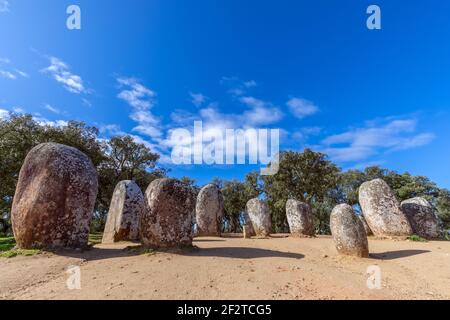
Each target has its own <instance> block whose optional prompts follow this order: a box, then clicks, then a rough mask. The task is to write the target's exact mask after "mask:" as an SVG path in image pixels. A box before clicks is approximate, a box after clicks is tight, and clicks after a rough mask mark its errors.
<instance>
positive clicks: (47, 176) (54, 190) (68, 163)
mask: <svg viewBox="0 0 450 320" xmlns="http://www.w3.org/2000/svg"><path fill="white" fill-rule="evenodd" d="M97 186H98V182H97V171H96V169H95V167H94V165H93V164H92V162H91V160H90V159H89V158H88V157H87V156H86V155H85V154H84V153H82V152H81V151H79V150H77V149H75V148H72V147H68V146H65V145H61V144H56V143H44V144H40V145H38V146H36V147H35V148H33V149H32V150H31V151H30V152H29V153H28V155H27V157H26V158H25V161H24V163H23V165H22V169H21V170H20V174H19V180H18V183H17V188H16V193H15V196H14V201H13V206H12V211H11V220H12V225H13V231H14V236H15V238H16V242H17V246H18V247H19V248H57V247H66V248H84V247H86V246H87V244H88V237H89V229H90V222H91V218H92V214H93V209H94V204H95V199H96V197H97V191H98V190H97Z"/></svg>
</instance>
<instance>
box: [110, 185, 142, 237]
mask: <svg viewBox="0 0 450 320" xmlns="http://www.w3.org/2000/svg"><path fill="white" fill-rule="evenodd" d="M144 209H145V201H144V195H143V194H142V191H141V189H140V188H139V186H138V185H137V184H136V183H135V182H134V181H129V180H127V181H121V182H119V183H118V184H117V186H116V188H115V190H114V193H113V196H112V200H111V205H110V207H109V212H108V218H107V220H106V225H105V231H104V233H103V241H102V242H103V243H114V242H119V241H135V240H139V224H140V219H141V217H142V214H143V212H144Z"/></svg>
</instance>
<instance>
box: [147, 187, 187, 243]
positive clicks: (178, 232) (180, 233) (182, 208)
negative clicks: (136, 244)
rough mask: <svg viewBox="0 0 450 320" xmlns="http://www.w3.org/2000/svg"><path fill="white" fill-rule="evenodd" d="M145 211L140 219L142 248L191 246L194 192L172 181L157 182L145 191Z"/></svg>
mask: <svg viewBox="0 0 450 320" xmlns="http://www.w3.org/2000/svg"><path fill="white" fill-rule="evenodd" d="M145 202H146V208H145V212H144V214H143V215H142V218H141V226H140V237H141V242H142V244H143V245H145V246H148V247H154V248H170V247H184V246H191V245H192V238H193V230H192V229H193V228H192V220H193V214H194V209H195V192H194V191H193V190H192V188H191V187H189V186H188V185H187V184H185V183H183V182H181V181H178V180H175V179H157V180H155V181H153V182H152V183H151V184H150V185H149V187H148V188H147V191H146V192H145Z"/></svg>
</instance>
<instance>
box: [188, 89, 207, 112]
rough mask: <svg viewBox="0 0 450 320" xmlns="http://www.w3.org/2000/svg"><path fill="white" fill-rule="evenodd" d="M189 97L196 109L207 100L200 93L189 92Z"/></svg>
mask: <svg viewBox="0 0 450 320" xmlns="http://www.w3.org/2000/svg"><path fill="white" fill-rule="evenodd" d="M189 96H190V97H191V102H192V104H193V105H194V106H196V107H197V108H198V107H200V106H201V105H202V104H204V103H205V101H206V100H207V99H208V97H207V96H205V95H204V94H202V93H193V92H189Z"/></svg>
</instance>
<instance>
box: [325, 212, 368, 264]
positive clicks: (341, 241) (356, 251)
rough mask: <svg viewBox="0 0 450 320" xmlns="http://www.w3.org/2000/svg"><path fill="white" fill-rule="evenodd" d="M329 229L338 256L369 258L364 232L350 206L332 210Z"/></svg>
mask: <svg viewBox="0 0 450 320" xmlns="http://www.w3.org/2000/svg"><path fill="white" fill-rule="evenodd" d="M330 228H331V233H332V235H333V240H334V244H335V245H336V249H337V251H338V252H339V253H340V254H343V255H349V256H356V257H361V258H367V257H368V256H369V244H368V241H367V234H366V231H365V230H364V226H363V224H362V222H361V220H359V219H358V217H357V216H356V214H355V211H354V210H353V208H352V207H351V206H349V205H347V204H341V205H338V206H337V207H335V208H334V210H333V212H332V213H331V217H330Z"/></svg>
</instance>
